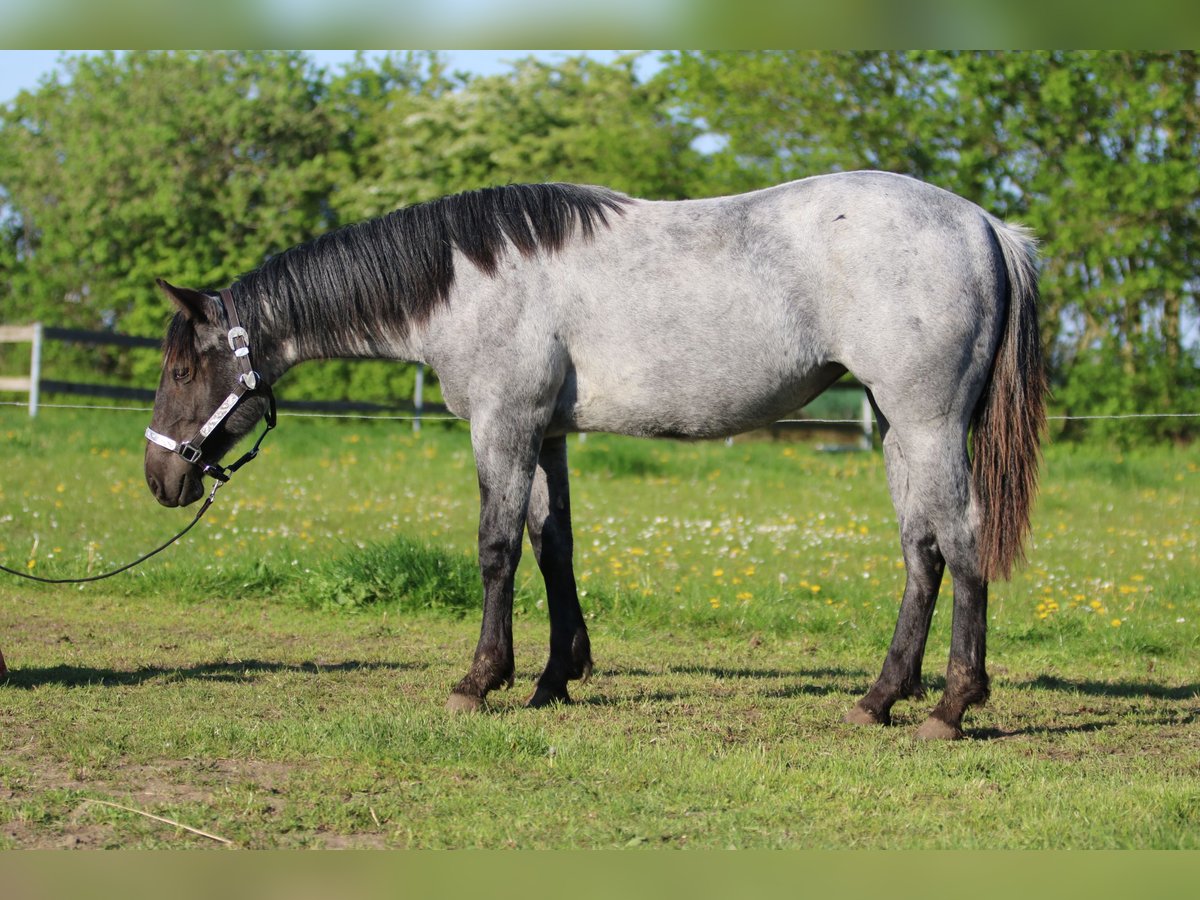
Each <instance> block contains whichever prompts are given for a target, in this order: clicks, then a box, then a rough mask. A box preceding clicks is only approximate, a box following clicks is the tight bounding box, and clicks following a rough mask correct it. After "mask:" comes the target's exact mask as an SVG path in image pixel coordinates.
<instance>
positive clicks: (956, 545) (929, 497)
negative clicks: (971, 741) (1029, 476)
mask: <svg viewBox="0 0 1200 900" xmlns="http://www.w3.org/2000/svg"><path fill="white" fill-rule="evenodd" d="M899 439H900V443H901V445H902V447H903V454H904V462H905V472H906V475H907V479H906V486H905V494H904V498H903V499H904V504H903V507H904V511H903V513H900V516H901V522H902V533H904V535H905V560H906V562H907V561H908V560H909V559H910V557H916V558H917V559H918V561H923V562H924V564H925V569H924V572H925V576H924V577H926V578H931V579H932V576H934V575H935V574H936V575H937V576H938V577H937V578H936V579H933V580H932V581H931V582H930V584H929V585H927V586H925V588H924V590H923V591H919V592H917V593H916V594H914V596H921V597H922V598H924V603H925V605H920V604H916V605H914V610H913V611H912V612H911V613H910V614H909V615H910V618H909V619H907V620H906V614H905V610H904V606H903V604H902V607H901V614H900V620H899V621H898V623H897V637H898V639H899V640H900V642H901V643H902V642H903V640H904V637H905V635H904V634H903V633H902V629H904V628H905V627H906V625H907V626H910V628H909V630H908V631H907V637H908V639H909V640H910V641H911V646H909V647H908V649H907V651H904V650H903V649H901V657H902V658H903V659H906V660H912V661H913V662H912V664H911V667H910V668H908V669H907V670H905V669H904V668H903V667H899V668H898V671H899V672H900V674H901V675H903V674H904V673H905V672H906V671H907V672H908V673H909V674H910V675H912V676H913V677H915V678H916V679H918V680H919V673H920V669H919V659H920V654H921V653H923V651H924V640H925V636H926V634H927V632H928V627H929V617H931V616H932V614H933V604H934V601H935V599H936V596H937V589H936V583H937V581H939V580H940V574H941V572H940V565H941V564H940V561H941V560H944V564H945V566H946V567H947V568H949V570H950V574H951V576H952V577H953V579H954V616H953V622H952V626H951V638H950V660H949V663H948V665H947V668H946V686H945V690H944V691H943V693H942V696H941V699H940V700H939V701H938V703H937V705H936V706H935V707H934V709H933V711H932V712H931V713H930V715H929V717H928V718H927V719H926V720H925V722H924V723H923V724H922V725H921V727H920V728H919V729H918V731H917V737H918V738H921V739H939V740H953V739H957V738H961V737H962V736H963V732H962V718H963V714H964V713H965V712H966V710H967V709H968V708H969V707H971V706H973V705H976V704H980V703H983V702H984V701H986V700H987V697H988V676H987V670H986V665H985V657H986V629H987V581H986V579H985V578H984V577H983V575H982V570H981V567H980V562H979V551H978V547H977V535H976V532H977V527H976V524H977V523H976V514H975V510H974V508H973V503H972V497H971V469H970V461H969V459H968V457H967V446H966V423H965V422H963V423H961V425H957V426H956V425H953V424H951V425H941V426H939V427H933V428H931V427H909V428H908V429H907V431H906V433H904V434H902V435H899ZM889 478H890V472H889ZM912 577H913V573H912V572H910V579H911V578H912ZM908 600H909V592H908V589H907V588H906V591H905V603H907V602H908ZM918 610H919V612H920V615H921V616H923V617H924V621H923V623H922V622H921V620H920V619H919V618H918ZM917 624H923V628H924V630H920V629H916V628H912V627H911V626H914V625H917ZM885 670H886V666H885ZM893 681H895V679H893ZM899 683H900V684H903V682H902V681H900V682H899ZM910 685H911V683H910ZM868 696H870V695H869V694H868Z"/></svg>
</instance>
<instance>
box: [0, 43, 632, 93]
mask: <svg viewBox="0 0 1200 900" xmlns="http://www.w3.org/2000/svg"><path fill="white" fill-rule="evenodd" d="M84 52H87V51H83V50H0V103H7V102H8V101H10V100H12V99H13V98H14V97H16V96H17V94H18V93H20V92H21V91H22V90H33V89H34V88H36V87H37V86H38V82H39V81H40V80H41V78H42V76H43V75H45V74H47V73H48V72H50V71H51V70H53V69H54V68H55V67H56V65H57V63H58V59H59V57H60V55H61V54H63V53H84ZM308 52H309V53H310V54H312V56H313V57H314V58H315V59H316V60H317V62H318V63H319V64H320V65H324V66H331V67H335V68H336V67H337V66H338V65H339V64H341V63H344V62H348V61H350V60H351V59H353V58H354V53H355V51H354V50H310V51H308ZM382 52H383V51H373V50H368V51H366V53H367V55H368V56H370V55H372V54H374V53H382ZM442 52H443V53H444V54H445V55H446V56H447V57H448V59H449V61H450V67H451V69H462V70H464V71H467V72H472V73H474V74H476V75H494V74H496V73H498V72H504V71H507V70H508V68H509V65H510V64H511V63H512V62H513V61H515V60H518V59H522V58H524V57H526V56H530V55H533V56H539V57H543V58H546V59H547V60H548V61H554V60H556V59H561V58H562V57H563V56H566V55H569V54H573V53H578V52H580V51H577V50H575V51H572V50H445V51H442ZM586 52H587V53H588V54H589V55H591V56H596V57H597V58H600V59H611V58H612V57H613V56H615V55H616V54H615V52H614V51H606V50H589V51H586Z"/></svg>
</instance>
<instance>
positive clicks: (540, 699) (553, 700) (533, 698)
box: [525, 687, 573, 709]
mask: <svg viewBox="0 0 1200 900" xmlns="http://www.w3.org/2000/svg"><path fill="white" fill-rule="evenodd" d="M571 702H573V701H572V700H571V697H570V695H569V694H568V693H567V692H566V690H563V692H562V693H561V694H559V693H555V692H554V691H549V690H547V689H546V688H543V687H539V688H537V690H535V691H534V692H533V693H532V694H531V695H530V696H529V699H528V700H526V701H525V708H526V709H541V708H542V707H544V706H555V705H557V704H560V703H563V704H566V703H571Z"/></svg>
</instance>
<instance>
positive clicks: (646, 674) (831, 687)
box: [582, 665, 867, 706]
mask: <svg viewBox="0 0 1200 900" xmlns="http://www.w3.org/2000/svg"><path fill="white" fill-rule="evenodd" d="M605 674H606V675H608V676H611V677H614V678H616V679H623V678H650V679H656V678H664V677H669V676H678V675H694V676H700V677H702V678H711V679H716V680H719V681H723V682H730V683H731V684H732V685H733V686H735V687H737V688H738V689H739V690H740V689H741V688H743V687H744V688H745V691H746V692H747V693H749V694H758V695H760V696H762V697H767V698H772V699H787V698H788V697H825V696H829V695H836V694H845V695H846V696H848V697H849V696H851V695H852V694H853V693H854V687H853V686H854V685H857V684H858V683H859V682H861V681H863V679H865V678H867V673H866V672H864V671H862V670H855V669H840V668H822V669H799V670H797V669H754V668H746V667H741V666H701V665H690V666H667V667H665V668H662V669H646V668H638V667H632V666H618V667H616V668H614V669H610V670H606V671H605ZM771 682H783V684H771ZM704 691H705V686H704V685H696V686H695V687H691V688H687V689H677V690H654V691H649V692H647V693H644V694H640V695H638V696H637V697H636V702H650V703H671V702H675V701H679V700H685V699H687V698H688V697H694V696H696V695H697V694H701V693H704ZM582 702H583V703H585V704H590V705H594V706H610V705H615V704H617V703H627V702H630V698H628V697H624V698H620V699H616V698H614V699H611V700H609V699H606V698H603V697H597V696H593V697H590V698H586V699H584V700H583V701H582Z"/></svg>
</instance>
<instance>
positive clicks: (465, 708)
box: [446, 694, 483, 713]
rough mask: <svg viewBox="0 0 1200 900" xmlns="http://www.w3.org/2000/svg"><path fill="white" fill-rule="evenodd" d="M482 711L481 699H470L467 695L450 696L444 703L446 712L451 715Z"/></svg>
mask: <svg viewBox="0 0 1200 900" xmlns="http://www.w3.org/2000/svg"><path fill="white" fill-rule="evenodd" d="M481 709H483V698H482V697H471V696H468V695H467V694H451V695H450V699H449V700H447V701H446V710H447V711H448V712H452V713H473V712H479V711H480V710H481Z"/></svg>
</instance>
